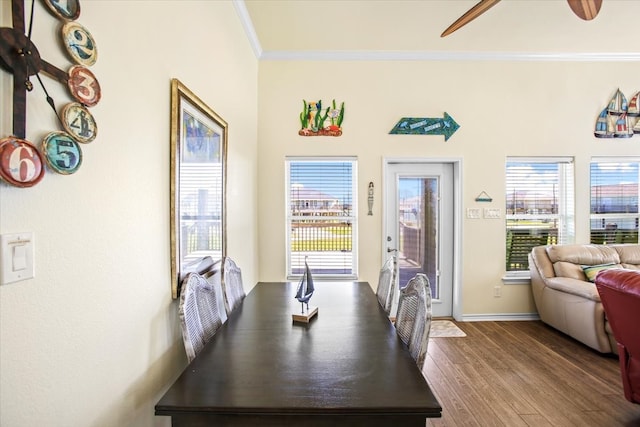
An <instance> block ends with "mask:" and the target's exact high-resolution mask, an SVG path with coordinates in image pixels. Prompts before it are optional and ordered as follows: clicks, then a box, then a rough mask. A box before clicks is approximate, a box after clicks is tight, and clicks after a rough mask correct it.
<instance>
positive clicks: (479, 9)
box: [440, 0, 602, 37]
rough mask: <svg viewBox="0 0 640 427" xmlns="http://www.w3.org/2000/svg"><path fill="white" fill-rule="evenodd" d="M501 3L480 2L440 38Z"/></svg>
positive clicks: (481, 0)
mask: <svg viewBox="0 0 640 427" xmlns="http://www.w3.org/2000/svg"><path fill="white" fill-rule="evenodd" d="M499 1H500V0H480V2H479V3H478V4H476V5H475V6H473V7H472V8H471V9H469V10H468V11H467V13H465V14H464V15H462V16H461V17H460V18H458V19H457V20H456V22H454V23H453V24H451V25H449V28H447V29H446V30H444V32H443V33H442V34H440V37H445V36H448V35H449V34H451V33H453V32H454V31H456V30H458V29H460V28H462V27H464V26H465V25H467V24H468V23H469V22H471V21H473V20H474V19H476V18H477V17H478V16H480V15H482V14H483V13H485V12H486V11H487V10H489V8H491V7H492V6H494V5H495V4H496V3H498V2H499ZM593 1H602V0H593Z"/></svg>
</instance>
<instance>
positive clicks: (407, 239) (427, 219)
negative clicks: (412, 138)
mask: <svg viewBox="0 0 640 427" xmlns="http://www.w3.org/2000/svg"><path fill="white" fill-rule="evenodd" d="M385 168H386V171H385V176H386V178H385V179H386V182H385V186H386V188H385V201H384V204H385V206H384V211H385V217H386V219H385V230H384V231H385V232H384V240H385V241H384V242H383V248H385V251H386V253H387V256H391V255H392V254H393V252H394V251H397V252H396V254H397V257H398V275H397V278H398V281H397V283H396V286H397V287H398V288H396V290H395V292H394V300H395V301H394V307H393V308H392V310H393V312H395V309H396V307H397V296H398V294H399V292H398V289H399V288H400V287H404V286H405V285H406V283H407V281H409V279H410V278H411V277H413V276H414V275H415V274H417V273H424V274H425V275H426V276H427V277H428V278H429V283H430V286H431V295H432V308H433V316H434V317H448V316H451V315H452V309H453V270H454V268H453V262H454V256H453V251H454V217H455V216H454V184H453V181H454V177H453V164H452V163H407V162H387V163H386V164H385Z"/></svg>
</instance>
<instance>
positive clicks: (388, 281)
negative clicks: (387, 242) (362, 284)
mask: <svg viewBox="0 0 640 427" xmlns="http://www.w3.org/2000/svg"><path fill="white" fill-rule="evenodd" d="M397 274H398V262H397V258H396V255H395V253H394V255H393V256H391V257H389V258H387V260H386V261H385V262H384V264H383V265H382V268H381V269H380V274H379V275H378V289H376V296H377V297H378V302H379V303H380V305H381V306H382V308H383V309H384V311H385V312H386V313H387V316H389V318H390V319H391V320H392V321H393V320H395V316H394V315H393V314H392V313H391V308H392V306H393V294H394V289H395V281H396V276H397Z"/></svg>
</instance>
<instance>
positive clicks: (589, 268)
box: [581, 263, 622, 282]
mask: <svg viewBox="0 0 640 427" xmlns="http://www.w3.org/2000/svg"><path fill="white" fill-rule="evenodd" d="M581 267H582V271H584V275H585V276H587V280H589V281H590V282H595V281H596V276H597V275H598V273H600V272H601V271H602V270H608V269H610V268H622V265H620V264H614V263H608V264H598V265H582V266H581Z"/></svg>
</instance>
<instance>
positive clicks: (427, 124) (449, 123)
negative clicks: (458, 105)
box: [389, 112, 460, 141]
mask: <svg viewBox="0 0 640 427" xmlns="http://www.w3.org/2000/svg"><path fill="white" fill-rule="evenodd" d="M459 128H460V125H459V124H458V123H456V121H455V120H453V117H451V116H450V115H449V114H447V113H446V112H445V113H444V117H442V118H438V117H434V118H431V117H424V118H420V117H403V118H401V119H400V120H399V121H398V123H396V125H395V126H394V127H393V129H391V131H389V133H390V134H396V135H444V140H445V141H447V140H448V139H449V138H451V135H453V134H454V133H455V131H457V130H458V129H459Z"/></svg>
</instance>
